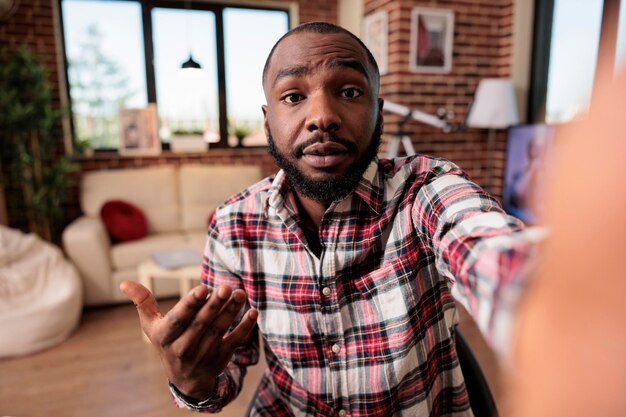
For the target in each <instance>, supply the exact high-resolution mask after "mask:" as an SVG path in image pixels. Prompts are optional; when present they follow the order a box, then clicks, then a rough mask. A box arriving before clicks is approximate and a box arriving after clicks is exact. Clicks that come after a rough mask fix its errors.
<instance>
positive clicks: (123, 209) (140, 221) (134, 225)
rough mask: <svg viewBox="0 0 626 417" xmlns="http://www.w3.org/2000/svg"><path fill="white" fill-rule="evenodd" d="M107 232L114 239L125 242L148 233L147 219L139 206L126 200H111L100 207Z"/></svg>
mask: <svg viewBox="0 0 626 417" xmlns="http://www.w3.org/2000/svg"><path fill="white" fill-rule="evenodd" d="M100 217H101V218H102V221H103V222H104V227H106V229H107V232H109V234H110V235H111V237H113V238H114V239H115V240H117V241H120V242H126V241H129V240H135V239H141V238H142V237H144V236H146V234H148V221H147V220H146V216H145V215H144V214H143V212H142V211H141V209H140V208H138V207H137V206H134V205H132V204H130V203H128V202H126V201H122V200H111V201H107V202H106V203H104V205H103V206H102V208H101V209H100Z"/></svg>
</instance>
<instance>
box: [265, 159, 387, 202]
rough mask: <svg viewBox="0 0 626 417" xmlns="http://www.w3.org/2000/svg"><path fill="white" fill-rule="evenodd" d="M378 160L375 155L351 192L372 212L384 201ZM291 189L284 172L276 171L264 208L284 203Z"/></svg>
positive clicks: (382, 180)
mask: <svg viewBox="0 0 626 417" xmlns="http://www.w3.org/2000/svg"><path fill="white" fill-rule="evenodd" d="M379 164H380V161H379V159H378V157H375V158H374V160H372V162H370V164H369V166H368V167H367V169H366V170H365V173H364V174H363V177H362V178H361V180H360V181H359V183H358V184H357V186H356V188H355V190H354V191H353V192H352V194H355V195H357V196H358V197H359V198H361V199H362V200H363V201H364V202H365V203H366V204H367V205H368V206H369V207H370V208H371V209H372V210H374V212H376V213H377V214H380V213H382V211H383V209H384V206H385V201H384V179H383V178H382V175H383V172H382V171H381V170H380V169H379ZM292 191H293V188H292V186H291V184H290V183H289V181H288V180H287V176H286V175H285V172H284V171H283V170H282V169H281V170H280V171H278V173H277V174H276V176H275V177H274V180H273V181H272V185H271V186H270V188H269V190H268V198H267V204H266V210H269V208H270V207H274V208H275V209H276V208H278V207H279V206H280V205H281V204H285V200H286V199H287V200H288V199H289V197H287V196H289V193H290V192H292Z"/></svg>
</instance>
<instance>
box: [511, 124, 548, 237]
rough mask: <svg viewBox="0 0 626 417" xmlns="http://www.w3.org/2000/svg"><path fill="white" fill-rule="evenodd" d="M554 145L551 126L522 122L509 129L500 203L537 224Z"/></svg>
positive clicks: (525, 219) (520, 217) (542, 206)
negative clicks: (520, 124)
mask: <svg viewBox="0 0 626 417" xmlns="http://www.w3.org/2000/svg"><path fill="white" fill-rule="evenodd" d="M553 147H554V127H552V126H546V125H522V126H515V127H511V128H510V129H509V133H508V139H507V156H506V169H505V173H504V190H503V195H502V204H503V206H504V210H506V212H507V213H509V214H511V215H513V216H515V217H517V218H519V219H521V220H522V221H524V222H525V223H527V224H538V223H540V221H541V218H542V217H543V214H544V213H543V211H544V198H543V197H544V195H543V193H544V188H545V186H546V184H547V182H548V181H547V175H548V170H547V167H548V163H549V160H550V159H551V155H552V153H553Z"/></svg>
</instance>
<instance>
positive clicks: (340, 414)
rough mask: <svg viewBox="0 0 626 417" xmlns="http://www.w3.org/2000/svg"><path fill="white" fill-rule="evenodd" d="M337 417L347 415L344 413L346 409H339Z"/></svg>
mask: <svg viewBox="0 0 626 417" xmlns="http://www.w3.org/2000/svg"><path fill="white" fill-rule="evenodd" d="M338 415H339V417H346V416H347V415H348V413H346V410H339V414H338Z"/></svg>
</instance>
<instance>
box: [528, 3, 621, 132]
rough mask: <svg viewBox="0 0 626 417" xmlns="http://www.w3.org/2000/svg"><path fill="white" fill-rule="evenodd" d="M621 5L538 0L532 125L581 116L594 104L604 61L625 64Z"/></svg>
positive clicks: (531, 107) (530, 119)
mask: <svg viewBox="0 0 626 417" xmlns="http://www.w3.org/2000/svg"><path fill="white" fill-rule="evenodd" d="M621 6H622V7H620V0H545V1H537V2H536V3H535V8H536V10H535V34H534V41H533V43H534V45H533V49H534V50H533V66H532V69H531V89H530V97H529V109H528V110H529V112H528V113H529V121H530V122H531V123H543V122H546V123H563V122H569V121H572V120H576V119H578V118H580V117H583V116H584V115H585V114H586V112H587V110H588V108H589V106H590V103H591V102H592V91H593V87H594V84H595V83H596V82H597V80H598V76H599V74H600V73H605V71H604V70H603V69H604V63H605V62H606V63H610V64H613V62H614V65H611V67H610V69H611V71H615V70H617V69H619V68H620V66H623V65H624V60H625V58H626V56H625V55H626V51H624V49H625V48H626V27H624V26H625V25H626V17H624V14H625V13H626V12H625V10H624V9H625V7H624V4H622V5H621ZM618 11H619V13H618ZM618 15H619V16H618ZM618 19H619V21H618Z"/></svg>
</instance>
